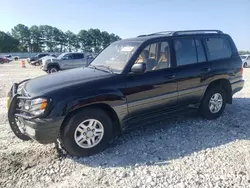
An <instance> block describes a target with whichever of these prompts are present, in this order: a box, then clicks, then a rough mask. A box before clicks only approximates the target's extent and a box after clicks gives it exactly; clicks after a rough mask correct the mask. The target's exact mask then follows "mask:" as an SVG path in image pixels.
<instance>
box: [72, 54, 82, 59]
mask: <svg viewBox="0 0 250 188" xmlns="http://www.w3.org/2000/svg"><path fill="white" fill-rule="evenodd" d="M82 58H84V56H83V54H81V53H77V54H73V59H82Z"/></svg>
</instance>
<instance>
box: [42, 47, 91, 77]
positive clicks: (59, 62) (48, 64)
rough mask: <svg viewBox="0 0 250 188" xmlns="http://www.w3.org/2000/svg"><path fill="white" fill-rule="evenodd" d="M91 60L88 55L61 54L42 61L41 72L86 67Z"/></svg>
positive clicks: (78, 53)
mask: <svg viewBox="0 0 250 188" xmlns="http://www.w3.org/2000/svg"><path fill="white" fill-rule="evenodd" d="M92 60H93V57H91V56H90V55H85V54H84V53H80V52H67V53H62V54H61V55H59V56H58V57H57V58H55V57H48V58H45V59H43V60H42V67H41V68H42V70H43V71H46V72H47V73H53V72H58V71H62V70H66V69H73V68H78V67H83V66H87V65H89V64H90V62H91V61H92Z"/></svg>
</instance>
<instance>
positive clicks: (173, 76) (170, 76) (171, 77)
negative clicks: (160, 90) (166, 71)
mask: <svg viewBox="0 0 250 188" xmlns="http://www.w3.org/2000/svg"><path fill="white" fill-rule="evenodd" d="M164 78H165V79H173V78H175V75H174V74H172V75H167V76H164Z"/></svg>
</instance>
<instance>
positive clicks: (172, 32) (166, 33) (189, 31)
mask: <svg viewBox="0 0 250 188" xmlns="http://www.w3.org/2000/svg"><path fill="white" fill-rule="evenodd" d="M205 33H218V34H223V32H222V31H221V30H183V31H160V32H156V33H151V34H144V35H139V36H137V37H145V36H152V35H172V36H177V35H185V34H205Z"/></svg>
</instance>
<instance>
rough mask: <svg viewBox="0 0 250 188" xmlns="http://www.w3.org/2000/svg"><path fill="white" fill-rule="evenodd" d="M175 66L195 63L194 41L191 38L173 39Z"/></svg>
mask: <svg viewBox="0 0 250 188" xmlns="http://www.w3.org/2000/svg"><path fill="white" fill-rule="evenodd" d="M174 49H175V54H176V62H177V66H180V65H188V64H193V63H197V57H196V49H195V42H194V40H193V39H177V40H175V41H174Z"/></svg>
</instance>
